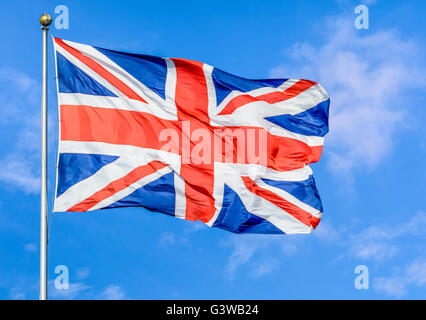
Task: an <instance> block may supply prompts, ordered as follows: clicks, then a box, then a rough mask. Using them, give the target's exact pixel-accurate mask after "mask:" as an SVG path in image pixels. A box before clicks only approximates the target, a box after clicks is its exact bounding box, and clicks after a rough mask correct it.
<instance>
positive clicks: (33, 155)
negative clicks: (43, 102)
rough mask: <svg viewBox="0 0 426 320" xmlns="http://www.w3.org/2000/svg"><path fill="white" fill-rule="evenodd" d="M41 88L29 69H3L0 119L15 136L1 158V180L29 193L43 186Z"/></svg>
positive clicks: (0, 89)
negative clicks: (27, 73) (41, 172)
mask: <svg viewBox="0 0 426 320" xmlns="http://www.w3.org/2000/svg"><path fill="white" fill-rule="evenodd" d="M40 90H41V89H40V84H39V82H38V81H36V80H35V79H33V78H31V77H29V76H28V75H26V74H25V73H22V72H20V71H17V70H14V69H10V68H2V69H0V104H1V106H2V114H1V116H0V123H1V124H2V130H4V132H9V133H12V134H13V135H14V136H15V138H9V139H14V141H13V140H12V141H11V143H10V146H9V149H8V150H9V151H8V152H7V153H5V155H4V156H3V157H2V158H0V180H1V181H2V182H3V184H4V185H6V186H12V187H16V188H18V190H22V191H24V192H25V193H37V192H39V189H40V178H39V173H40V168H39V167H40V166H39V165H38V164H39V163H40V141H41V140H40V118H39V112H40ZM16 128H19V130H16Z"/></svg>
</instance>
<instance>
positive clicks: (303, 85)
mask: <svg viewBox="0 0 426 320" xmlns="http://www.w3.org/2000/svg"><path fill="white" fill-rule="evenodd" d="M316 84H317V83H316V82H314V81H310V80H299V81H298V82H296V83H295V84H294V85H292V86H291V87H290V88H288V89H286V90H284V91H282V92H271V93H265V94H262V95H260V96H257V97H253V96H251V95H248V94H243V95H241V96H238V97H235V98H234V99H232V100H231V101H229V102H228V104H227V105H226V106H225V108H223V109H222V111H221V112H219V115H225V114H232V113H233V112H234V111H235V110H237V109H238V108H240V107H242V106H244V105H246V104H248V103H250V102H254V101H265V102H268V103H270V104H273V103H277V102H280V101H284V100H288V99H291V98H294V97H295V96H297V95H299V94H300V93H302V92H303V91H305V90H307V89H309V88H310V87H312V86H314V85H316Z"/></svg>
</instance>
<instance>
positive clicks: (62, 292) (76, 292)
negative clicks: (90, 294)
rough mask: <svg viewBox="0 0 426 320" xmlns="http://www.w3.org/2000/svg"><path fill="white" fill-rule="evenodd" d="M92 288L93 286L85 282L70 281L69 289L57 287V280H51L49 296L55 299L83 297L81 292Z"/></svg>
mask: <svg viewBox="0 0 426 320" xmlns="http://www.w3.org/2000/svg"><path fill="white" fill-rule="evenodd" d="M89 289H91V286H89V285H87V284H85V283H83V282H76V283H69V285H68V289H56V288H55V281H54V280H51V281H49V296H50V297H51V298H53V299H66V300H72V299H76V298H79V297H81V294H82V293H83V292H85V291H87V290H89Z"/></svg>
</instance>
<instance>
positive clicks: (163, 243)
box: [158, 231, 176, 247]
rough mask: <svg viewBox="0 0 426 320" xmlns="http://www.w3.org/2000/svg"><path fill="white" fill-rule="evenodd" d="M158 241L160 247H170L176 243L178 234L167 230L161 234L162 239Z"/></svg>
mask: <svg viewBox="0 0 426 320" xmlns="http://www.w3.org/2000/svg"><path fill="white" fill-rule="evenodd" d="M158 242H159V245H160V247H169V246H171V245H174V244H175V243H176V236H175V234H174V233H172V232H168V231H165V232H163V233H162V234H161V235H160V240H159V241H158Z"/></svg>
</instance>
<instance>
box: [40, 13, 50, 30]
mask: <svg viewBox="0 0 426 320" xmlns="http://www.w3.org/2000/svg"><path fill="white" fill-rule="evenodd" d="M40 23H41V25H42V26H43V27H48V26H49V25H50V24H51V23H52V17H51V16H50V14H47V13H43V14H42V15H41V17H40Z"/></svg>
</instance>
